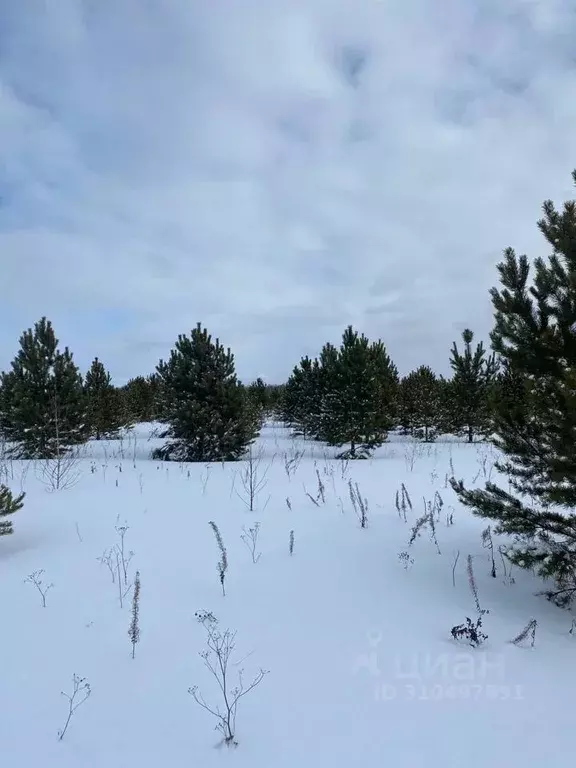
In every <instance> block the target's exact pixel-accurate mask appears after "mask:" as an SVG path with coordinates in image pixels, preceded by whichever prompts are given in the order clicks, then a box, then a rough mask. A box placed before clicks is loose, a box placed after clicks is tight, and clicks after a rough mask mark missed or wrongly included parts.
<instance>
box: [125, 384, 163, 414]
mask: <svg viewBox="0 0 576 768" xmlns="http://www.w3.org/2000/svg"><path fill="white" fill-rule="evenodd" d="M121 393H122V397H123V400H124V407H125V409H126V411H127V419H128V421H129V422H130V423H142V422H150V421H154V420H155V419H157V418H158V417H159V414H160V408H161V399H162V398H161V391H160V379H159V377H158V376H157V375H156V374H152V375H151V376H136V377H134V378H133V379H130V380H129V381H128V383H127V384H126V385H125V386H124V387H122V390H121Z"/></svg>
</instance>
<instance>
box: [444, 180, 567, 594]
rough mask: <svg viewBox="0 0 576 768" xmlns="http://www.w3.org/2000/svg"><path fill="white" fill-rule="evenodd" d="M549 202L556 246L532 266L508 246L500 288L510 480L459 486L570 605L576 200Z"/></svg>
mask: <svg viewBox="0 0 576 768" xmlns="http://www.w3.org/2000/svg"><path fill="white" fill-rule="evenodd" d="M573 176H574V181H575V183H576V172H574V174H573ZM543 210H544V217H543V218H542V219H541V220H540V221H539V222H538V227H539V229H540V231H541V232H542V234H543V235H544V237H545V238H546V240H547V242H548V244H549V245H550V247H551V249H552V253H551V255H549V256H548V257H547V258H546V259H544V258H540V257H539V258H537V259H535V261H534V264H533V270H531V269H530V265H529V262H528V258H527V257H526V256H524V255H523V256H517V255H516V253H515V252H514V251H513V250H512V249H511V248H508V249H507V250H506V251H505V252H504V260H503V261H502V262H501V263H500V264H499V265H498V271H499V275H500V282H501V287H500V288H499V289H498V288H493V289H492V291H491V296H492V303H493V305H494V309H495V326H494V329H493V332H492V334H491V339H492V345H493V348H494V350H495V351H496V353H497V354H498V356H499V357H500V358H501V359H502V361H503V363H504V378H503V381H502V382H501V393H502V394H501V398H500V399H499V402H498V404H497V407H496V409H495V413H494V430H495V433H496V437H495V444H496V445H497V446H498V448H500V450H501V451H502V452H503V458H502V459H501V460H500V461H499V462H498V463H497V464H496V467H497V469H498V471H499V472H501V473H502V474H503V475H504V476H505V477H506V478H507V479H508V482H509V488H508V490H505V489H504V488H501V487H499V486H498V485H497V484H496V483H493V482H489V483H487V484H486V487H485V489H484V490H479V489H476V490H467V489H465V488H464V485H463V483H462V482H461V481H460V482H456V481H454V482H453V487H454V489H455V490H456V492H457V493H458V495H459V497H460V500H461V501H462V502H463V503H464V504H465V505H467V506H469V507H471V508H472V510H473V512H474V513H475V514H477V515H479V516H480V517H484V518H488V519H492V520H494V521H496V530H497V532H499V533H507V534H512V535H513V536H514V537H515V539H514V542H513V543H512V545H511V546H510V548H509V549H508V557H509V558H510V560H511V561H512V562H513V563H515V564H516V565H518V566H520V567H523V568H530V569H535V570H536V571H537V572H538V573H539V574H540V575H541V576H543V577H544V578H552V579H554V580H555V582H556V584H555V586H554V588H551V589H549V590H548V591H547V594H548V596H549V597H550V599H552V600H554V601H555V602H557V603H559V604H567V603H570V602H571V601H572V600H573V599H574V596H575V595H576V511H575V510H576V202H574V201H570V202H567V203H565V204H564V208H563V210H562V211H559V210H557V209H556V208H555V206H554V204H553V203H552V202H551V201H547V202H545V203H544V206H543ZM531 273H532V274H531Z"/></svg>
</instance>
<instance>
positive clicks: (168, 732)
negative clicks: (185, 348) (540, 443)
mask: <svg viewBox="0 0 576 768" xmlns="http://www.w3.org/2000/svg"><path fill="white" fill-rule="evenodd" d="M149 434H150V426H149V425H148V426H146V425H142V426H140V427H139V428H138V429H137V430H136V431H135V432H134V433H133V434H132V436H130V437H128V438H126V439H125V440H124V441H122V443H119V442H118V441H114V442H106V443H98V444H95V443H92V444H90V445H89V446H88V453H87V456H86V458H84V459H83V460H82V462H81V465H80V466H79V469H80V470H81V476H80V477H79V478H78V482H77V483H76V484H75V485H74V486H73V487H71V488H68V489H64V490H60V491H57V492H47V490H46V487H45V485H44V484H43V483H42V482H41V481H40V480H39V479H38V477H37V475H38V468H36V469H34V468H31V469H30V470H29V471H28V472H27V473H26V472H25V471H23V466H22V465H19V464H16V463H15V464H13V465H11V466H9V467H8V472H9V473H10V478H11V479H10V480H9V485H10V486H11V488H12V490H14V491H19V490H20V487H21V485H22V486H23V488H24V490H26V492H27V497H26V503H25V507H24V509H23V510H22V511H20V512H18V513H17V514H15V515H14V516H13V517H12V520H13V523H14V527H15V533H14V535H13V536H8V537H4V538H2V539H0V665H1V668H0V763H1V765H2V766H6V767H7V768H8V766H9V767H10V768H28V767H30V768H31V767H32V766H38V767H41V768H52V767H53V766H54V767H56V766H58V768H96V766H98V768H132V767H135V766H138V768H152V767H153V768H158V766H160V765H162V766H166V767H167V768H179V767H180V766H182V767H183V766H190V767H191V768H192V767H193V768H212V766H221V765H234V766H237V767H239V768H240V767H241V768H318V767H319V766H326V767H327V768H349V767H350V766H351V765H354V766H359V767H362V768H364V767H366V768H368V767H372V766H394V767H395V768H401V767H402V766H406V767H407V768H419V766H426V767H427V768H431V767H432V766H439V767H440V766H442V768H447V767H448V766H454V767H456V766H457V767H458V768H462V766H466V767H467V768H474V767H475V766H483V767H484V766H491V767H492V766H495V765H498V766H523V768H528V766H539V767H540V766H542V765H549V766H560V765H566V764H568V763H569V762H570V759H571V756H572V754H573V736H572V733H573V732H572V728H573V721H574V707H573V691H574V689H575V688H576V664H575V661H574V660H575V655H576V636H575V635H573V634H570V632H569V630H570V628H571V623H572V615H571V614H570V613H569V612H567V611H562V610H560V609H558V608H556V607H554V606H552V605H551V604H550V603H548V602H547V601H546V600H545V599H544V598H542V597H536V596H535V595H534V593H535V592H536V591H538V590H539V589H541V588H542V584H541V582H540V581H538V580H537V579H535V578H532V577H531V575H530V574H526V573H519V572H512V579H511V578H510V576H509V575H508V576H505V575H504V572H503V569H502V561H501V558H500V555H499V554H498V552H496V553H495V557H496V568H497V577H496V578H492V577H491V575H490V570H491V561H490V553H489V550H488V549H486V548H485V547H483V544H482V540H481V531H482V530H483V528H485V527H486V524H485V523H483V521H481V520H478V519H475V518H473V517H471V515H470V514H469V512H468V511H466V510H464V509H463V508H462V507H460V506H459V504H458V502H457V500H456V498H455V495H454V493H453V492H452V490H451V489H450V487H449V486H448V487H446V485H447V475H451V473H452V468H451V462H452V467H453V471H454V473H455V476H456V477H457V478H463V479H464V480H465V481H466V482H467V483H468V484H471V483H472V482H473V481H475V483H476V484H482V483H483V482H484V479H485V476H486V475H488V474H489V473H490V471H491V465H492V463H493V460H494V454H493V453H492V449H491V448H490V447H489V446H486V445H471V446H469V445H465V444H460V443H455V442H445V443H437V444H435V445H431V446H424V445H421V444H413V443H410V442H405V441H401V440H395V441H393V442H391V443H388V444H387V445H386V446H384V447H383V448H382V449H380V451H379V452H378V453H377V455H376V457H375V458H374V459H373V460H370V461H358V462H355V463H352V462H351V463H349V464H348V465H342V464H341V463H340V462H338V461H333V460H331V459H330V455H329V454H328V453H327V452H326V450H325V448H324V447H323V446H322V445H319V444H313V443H304V442H303V441H298V440H292V439H290V437H289V435H288V433H287V432H286V430H284V429H283V428H281V427H280V426H276V425H270V426H269V427H267V428H266V429H265V430H264V432H263V435H262V438H261V439H260V442H259V445H260V446H261V449H262V453H261V456H260V459H259V466H258V467H257V470H258V472H259V473H260V479H261V480H263V482H264V483H265V486H264V487H262V488H261V490H260V492H259V493H258V494H257V498H256V509H255V510H254V511H253V512H250V511H249V510H248V509H247V505H246V503H245V501H246V494H245V490H244V487H243V483H242V476H243V473H244V472H245V471H246V464H228V465H224V466H223V465H220V464H216V465H212V466H206V465H186V466H183V465H177V464H161V463H159V462H155V461H151V460H149V459H148V458H147V457H148V455H149V452H150V450H151V448H152V447H153V445H154V440H150V439H149ZM256 450H257V451H258V446H257V447H256ZM302 450H304V451H305V455H304V457H301V454H300V452H301V451H302ZM286 465H288V467H287V466H286ZM265 473H266V474H265ZM264 474H265V476H264ZM318 477H319V478H320V480H321V482H322V484H323V486H324V497H325V501H324V502H323V501H322V498H321V494H320V495H319V489H318ZM349 480H352V482H353V487H355V484H356V483H357V484H358V488H359V490H360V493H361V496H362V497H364V498H366V499H367V501H368V525H367V527H366V528H365V529H363V528H362V527H361V526H360V522H359V518H358V516H357V515H356V514H355V512H354V509H353V506H352V502H351V499H350V490H349ZM402 483H404V485H405V488H406V489H407V491H408V493H409V495H410V498H411V501H412V504H413V510H410V509H407V511H406V517H407V521H404V519H403V514H400V515H399V514H398V511H397V509H396V506H395V494H396V491H400V489H401V485H402ZM436 492H437V493H438V494H439V495H440V497H441V500H442V502H443V506H442V508H441V509H440V510H439V514H438V515H437V521H436V536H437V544H438V546H437V545H436V543H435V542H434V541H433V539H432V537H431V535H430V532H429V530H427V529H426V530H424V531H423V532H422V534H421V536H420V537H419V538H417V539H416V540H415V542H414V543H413V544H412V546H408V542H409V539H410V535H411V529H412V527H413V525H414V523H415V521H416V519H417V518H418V517H420V516H421V515H422V514H423V512H424V504H425V501H424V500H426V502H431V503H434V500H436V501H435V503H436V508H438V505H439V503H440V502H439V498H438V496H437V495H435V494H436ZM307 494H309V495H307ZM317 497H318V498H317ZM313 499H317V502H316V503H315V502H314V501H313ZM451 517H452V520H453V524H449V523H450V518H451ZM210 521H213V522H215V523H216V524H217V526H218V528H219V530H220V531H221V534H222V539H223V542H224V545H225V547H226V549H227V553H228V571H227V573H226V577H225V590H226V596H223V594H222V589H221V585H220V582H219V578H218V572H217V563H218V560H219V556H220V554H219V551H218V547H217V543H216V540H215V537H214V533H213V531H212V529H211V527H210V525H209V522H210ZM256 521H258V522H260V529H259V537H258V546H257V553H258V552H261V557H260V558H259V559H258V560H257V562H256V563H254V562H253V561H252V556H251V553H250V551H249V548H248V546H246V545H245V541H243V540H242V538H241V536H242V533H243V527H244V528H245V529H246V530H248V529H249V528H251V527H253V526H254V523H255V522H256ZM122 526H127V531H126V532H125V536H124V541H125V556H126V559H130V557H129V554H128V553H129V552H130V551H133V552H134V555H133V557H132V559H131V560H130V562H129V565H128V584H130V583H131V581H132V580H133V578H134V574H135V571H136V569H138V570H139V572H140V579H141V600H140V627H141V638H140V642H139V643H138V644H137V646H136V652H135V658H134V659H132V656H131V654H132V647H131V644H130V639H129V637H128V628H129V623H130V616H131V596H130V594H127V595H126V597H125V598H124V600H123V607H121V606H120V597H119V590H118V578H117V576H115V580H114V581H113V580H112V574H111V571H110V570H109V568H108V567H107V565H106V564H105V563H103V562H101V558H102V557H103V554H104V553H105V552H106V551H109V550H111V549H112V548H113V547H114V546H115V545H116V544H119V543H120V535H119V533H118V531H117V529H118V528H121V527H122ZM292 530H293V531H294V550H293V554H292V555H291V554H290V552H289V541H290V531H292ZM494 543H495V546H496V547H497V545H498V544H499V543H501V542H498V541H495V542H494ZM438 550H439V551H438ZM401 553H407V554H406V555H403V556H399V555H401ZM457 553H459V556H458V559H457V560H456V557H457ZM469 554H470V555H472V556H473V567H474V572H475V576H476V581H477V586H478V596H479V600H480V604H481V607H482V608H483V609H486V610H488V611H489V613H487V614H485V615H484V617H483V625H484V630H485V632H486V634H487V635H488V640H487V641H486V642H485V643H484V645H483V646H481V647H480V648H478V649H474V648H472V647H470V646H469V645H466V643H458V642H456V641H455V640H453V638H452V637H451V635H450V629H451V628H452V627H453V626H454V625H456V624H460V623H462V622H464V621H465V617H466V616H470V617H471V618H473V619H475V618H476V616H477V612H476V607H475V601H474V597H473V595H472V592H471V590H470V587H469V584H468V576H467V557H468V555H469ZM113 562H115V561H113ZM40 570H43V573H42V574H40V575H39V578H40V579H41V580H42V581H43V587H46V586H48V585H50V584H53V586H52V587H51V588H50V589H49V590H48V592H47V593H46V606H45V607H43V606H42V595H41V594H40V591H39V590H38V589H37V588H36V587H35V586H34V584H32V583H30V582H29V581H26V579H27V577H28V576H30V575H31V574H32V573H34V572H37V571H40ZM120 581H121V582H123V576H122V577H121V579H120ZM123 589H124V588H123ZM201 610H207V611H211V612H212V613H213V614H214V615H215V616H216V617H217V618H218V619H219V623H220V626H221V628H222V630H224V629H226V628H230V629H231V630H236V631H237V636H236V646H237V647H236V650H235V653H234V657H233V659H232V660H231V663H230V673H231V674H232V676H233V678H236V677H237V673H238V670H240V669H241V668H243V669H244V670H245V671H244V679H245V681H246V682H247V683H249V682H250V680H251V679H252V677H253V676H254V675H255V674H256V673H257V672H258V670H259V669H260V668H263V669H264V670H267V671H269V674H267V675H266V676H265V677H264V679H263V680H262V682H261V684H260V685H258V686H257V687H256V688H255V689H254V690H253V691H251V692H250V693H249V694H248V695H246V696H245V697H244V698H243V699H242V700H241V702H240V704H239V707H238V719H237V730H236V735H237V740H238V746H237V748H233V749H226V748H225V747H222V748H220V749H217V748H216V746H217V745H218V742H219V734H218V733H217V732H216V731H215V730H214V726H215V720H214V718H213V717H212V716H211V715H210V714H208V713H207V712H206V711H205V710H204V709H202V708H201V707H200V706H199V705H198V704H197V703H196V702H195V701H194V699H193V697H192V695H191V694H190V693H189V688H190V687H191V686H194V685H198V686H199V691H200V692H201V694H202V695H203V696H204V698H205V699H206V701H207V702H208V703H209V704H214V705H217V704H218V703H219V701H220V700H219V698H218V690H217V686H216V681H215V680H214V678H212V677H211V676H210V674H209V672H208V671H207V669H206V668H205V667H204V664H203V660H202V658H201V657H200V655H199V653H200V652H201V651H202V650H203V649H204V648H205V647H206V642H205V641H206V633H205V630H204V628H203V627H202V626H201V625H200V624H199V623H198V621H197V620H196V619H195V612H197V611H201ZM530 619H536V620H537V622H538V625H537V629H536V640H535V645H534V647H531V644H530V638H528V641H527V642H525V643H524V644H523V645H524V647H518V646H516V645H513V644H511V643H510V640H511V639H513V638H514V637H515V636H516V635H517V634H518V633H519V632H520V631H521V630H522V628H523V627H524V626H525V625H526V624H527V623H528V622H529V621H530ZM575 634H576V633H575ZM73 674H77V675H79V676H80V677H82V678H85V679H86V681H87V682H88V683H89V684H90V687H91V695H90V696H89V698H88V699H87V700H86V701H85V702H84V703H83V704H81V706H80V707H79V708H78V709H77V710H76V712H75V714H74V715H73V717H72V719H71V721H70V724H69V726H68V730H67V732H66V734H65V736H64V739H63V740H61V741H60V740H59V739H58V731H59V730H60V729H62V728H63V727H64V724H65V722H66V718H67V713H68V701H67V699H66V698H65V697H64V696H63V695H62V694H61V692H64V693H68V694H70V693H71V692H72V676H73Z"/></svg>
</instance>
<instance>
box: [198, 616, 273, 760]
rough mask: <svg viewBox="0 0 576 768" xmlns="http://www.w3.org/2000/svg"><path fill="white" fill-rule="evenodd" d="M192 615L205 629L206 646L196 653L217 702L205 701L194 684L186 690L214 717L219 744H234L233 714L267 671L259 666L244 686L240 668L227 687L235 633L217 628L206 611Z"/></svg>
mask: <svg viewBox="0 0 576 768" xmlns="http://www.w3.org/2000/svg"><path fill="white" fill-rule="evenodd" d="M196 618H197V620H198V621H199V623H200V624H202V626H203V627H204V629H205V631H206V645H207V648H206V650H204V651H202V652H201V653H200V657H201V658H202V659H203V660H204V666H205V667H206V669H208V671H209V672H210V674H211V675H212V676H213V677H214V678H215V680H216V683H217V686H218V689H219V691H220V698H221V702H220V703H219V704H208V703H207V702H206V700H205V699H204V697H203V695H202V694H201V693H200V691H199V689H198V686H197V685H195V686H193V687H192V688H189V689H188V693H189V694H190V695H191V696H192V697H193V698H194V701H195V702H196V703H197V704H199V705H200V706H201V707H202V708H203V709H205V710H206V711H207V712H209V713H210V714H211V715H213V716H214V717H215V718H216V730H218V731H220V733H221V734H222V740H223V743H224V744H225V745H226V746H228V747H231V746H237V741H236V715H237V711H238V704H239V702H240V700H241V699H242V698H243V697H244V696H246V694H247V693H250V691H252V690H254V688H256V686H257V685H259V684H260V683H261V682H262V680H263V679H264V676H265V675H267V674H268V671H267V670H264V669H260V671H259V672H258V673H257V674H256V676H255V677H254V678H253V679H252V682H251V683H250V684H248V685H245V684H244V678H243V670H242V669H240V670H239V671H238V675H237V683H236V685H235V686H234V687H233V688H230V685H231V681H230V676H229V665H230V663H231V656H232V653H233V651H234V650H235V647H236V642H235V641H236V632H235V631H234V632H233V631H231V630H230V629H225V630H224V631H220V629H219V628H218V619H217V618H216V617H215V616H214V615H213V614H212V613H210V612H208V611H200V612H198V613H196Z"/></svg>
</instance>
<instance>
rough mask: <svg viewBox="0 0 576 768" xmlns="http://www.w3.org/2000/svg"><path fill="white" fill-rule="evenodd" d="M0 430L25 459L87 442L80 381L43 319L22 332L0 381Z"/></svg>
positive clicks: (50, 455) (14, 452)
mask: <svg viewBox="0 0 576 768" xmlns="http://www.w3.org/2000/svg"><path fill="white" fill-rule="evenodd" d="M0 429H1V430H2V432H3V434H4V437H5V439H6V440H7V441H8V442H9V443H10V444H11V448H10V453H11V455H12V456H13V457H15V458H22V459H48V458H53V457H55V456H61V455H63V454H64V453H66V451H67V450H68V449H69V448H70V447H71V446H74V445H77V444H79V443H83V442H85V441H86V440H87V439H88V437H89V427H88V425H87V421H86V400H85V396H84V390H83V383H82V376H81V375H80V372H79V371H78V368H77V366H76V364H75V363H74V360H73V357H72V353H71V352H70V350H69V349H68V347H66V348H65V349H64V351H62V352H60V351H59V349H58V339H57V338H56V335H55V333H54V329H53V328H52V324H51V323H50V321H49V320H47V319H46V318H45V317H43V318H42V319H41V320H39V321H38V322H37V323H36V324H35V326H34V328H33V329H32V328H29V329H28V330H27V331H24V333H23V334H22V336H21V337H20V350H19V352H18V354H17V355H16V357H15V359H14V360H13V361H12V365H11V370H10V371H8V372H4V373H2V374H1V376H0Z"/></svg>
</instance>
